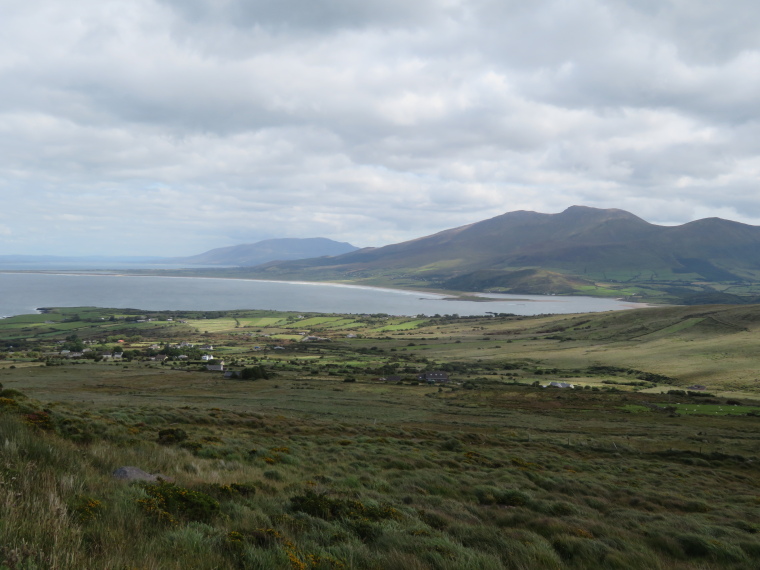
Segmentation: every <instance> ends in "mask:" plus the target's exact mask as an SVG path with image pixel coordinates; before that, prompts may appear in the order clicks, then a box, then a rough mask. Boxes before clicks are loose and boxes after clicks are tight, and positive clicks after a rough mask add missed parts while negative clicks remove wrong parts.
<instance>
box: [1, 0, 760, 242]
mask: <svg viewBox="0 0 760 570" xmlns="http://www.w3.org/2000/svg"><path fill="white" fill-rule="evenodd" d="M737 4H738V5H734V4H732V5H730V6H729V5H724V4H720V3H715V2H711V1H708V0H688V1H686V0H664V1H657V2H655V1H648V0H640V1H637V2H629V1H624V0H579V1H577V2H565V1H563V0H537V1H536V2H517V1H516V0H472V1H468V2H463V1H461V0H420V1H418V2H407V1H403V2H402V1H401V0H384V1H382V2H381V1H379V0H365V1H364V2H354V1H352V0H326V1H325V2H319V3H314V2H308V1H307V0H284V1H281V2H272V1H269V0H255V1H248V2H243V1H242V0H228V1H225V2H215V1H211V0H192V1H183V2H178V1H173V0H130V1H129V2H127V1H126V0H100V1H97V2H96V1H95V0H72V2H68V3H66V4H65V5H64V4H61V3H59V2H53V1H52V0H40V1H38V2H35V3H33V5H32V4H29V3H23V2H20V1H10V2H6V3H5V4H4V7H3V8H4V13H3V19H2V21H0V82H2V85H3V90H2V93H0V194H1V195H2V198H3V203H4V206H5V208H4V210H5V211H6V212H8V211H13V212H14V215H13V216H7V215H5V216H1V217H0V220H1V221H2V224H3V225H2V226H0V236H4V238H3V239H0V246H2V247H3V248H4V249H5V250H7V251H9V250H10V249H13V250H14V251H13V252H18V253H62V252H63V251H64V250H65V252H66V253H72V252H78V253H82V254H97V253H104V252H107V253H125V254H142V253H154V254H157V255H161V254H166V255H173V254H191V253H196V252H198V251H203V250H205V249H209V248H211V247H217V246H222V245H230V244H234V243H241V242H246V241H248V242H250V241H256V240H258V239H264V238H268V237H282V236H296V237H312V236H317V235H324V236H327V237H331V238H334V239H339V240H342V241H351V242H352V243H355V244H356V245H362V246H363V245H382V244H384V243H389V242H393V241H400V240H403V239H409V238H413V237H418V236H420V235H424V234H427V233H432V232H434V231H439V230H441V229H444V228H447V227H452V226H456V225H460V224H465V223H470V222H474V221H477V220H479V219H484V218H487V217H490V216H493V215H497V214H499V213H502V212H504V211H509V210H515V209H533V210H539V211H545V212H556V211H560V210H562V209H564V208H565V207H567V206H570V205H572V204H574V203H582V204H586V205H591V206H599V207H620V208H624V209H629V210H630V211H632V212H634V213H636V214H638V215H641V216H642V217H644V218H645V219H649V220H650V221H654V222H660V223H682V222H685V221H688V220H691V219H694V218H695V217H698V216H706V215H723V216H726V217H732V218H733V219H737V220H741V221H745V222H749V223H760V201H758V200H757V198H756V197H755V196H756V186H757V181H758V174H760V164H759V163H758V155H759V154H760V153H759V152H758V151H759V150H760V149H759V148H758V147H760V136H758V135H760V132H758V131H759V130H760V129H759V128H758V124H759V123H758V120H757V118H756V106H757V105H756V101H757V100H759V99H760V73H758V72H757V70H758V69H760V39H758V36H757V34H756V30H757V27H758V25H760V7H756V6H755V5H754V4H753V3H751V2H749V1H748V0H737ZM711 212H712V214H711Z"/></svg>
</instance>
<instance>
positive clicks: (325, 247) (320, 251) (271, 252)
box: [170, 238, 359, 267]
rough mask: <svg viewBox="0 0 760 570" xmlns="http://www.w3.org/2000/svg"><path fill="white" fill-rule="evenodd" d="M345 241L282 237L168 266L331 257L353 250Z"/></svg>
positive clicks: (241, 264) (180, 259) (246, 264)
mask: <svg viewBox="0 0 760 570" xmlns="http://www.w3.org/2000/svg"><path fill="white" fill-rule="evenodd" d="M357 249H359V248H357V247H355V246H353V245H351V244H350V243H346V242H338V241H333V240H331V239H327V238H303V239H299V238H281V239H267V240H264V241H259V242H256V243H249V244H242V245H233V246H230V247H220V248H216V249H212V250H209V251H207V252H205V253H201V254H199V255H193V256H190V257H177V258H173V259H171V260H170V262H171V263H177V264H188V265H233V266H238V267H249V266H252V265H260V264H262V263H267V262H270V261H275V260H283V261H284V260H293V259H306V258H313V257H317V258H319V257H323V256H333V255H340V254H343V253H349V252H351V251H356V250H357Z"/></svg>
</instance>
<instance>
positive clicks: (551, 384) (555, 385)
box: [544, 382, 575, 388]
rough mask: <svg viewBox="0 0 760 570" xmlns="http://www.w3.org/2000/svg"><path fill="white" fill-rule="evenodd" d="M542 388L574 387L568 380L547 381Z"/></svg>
mask: <svg viewBox="0 0 760 570" xmlns="http://www.w3.org/2000/svg"><path fill="white" fill-rule="evenodd" d="M544 388H575V386H573V385H572V384H570V383H569V382H549V384H547V385H546V386H544Z"/></svg>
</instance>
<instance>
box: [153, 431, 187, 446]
mask: <svg viewBox="0 0 760 570" xmlns="http://www.w3.org/2000/svg"><path fill="white" fill-rule="evenodd" d="M186 439H187V432H185V430H183V429H180V428H167V429H162V430H160V431H159V432H158V440H157V441H158V443H160V444H161V445H171V444H174V443H180V442H183V441H185V440H186Z"/></svg>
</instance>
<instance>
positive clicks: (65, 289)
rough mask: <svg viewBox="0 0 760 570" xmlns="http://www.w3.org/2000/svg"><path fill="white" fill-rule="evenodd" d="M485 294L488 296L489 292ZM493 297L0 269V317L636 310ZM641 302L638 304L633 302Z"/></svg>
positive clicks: (613, 304)
mask: <svg viewBox="0 0 760 570" xmlns="http://www.w3.org/2000/svg"><path fill="white" fill-rule="evenodd" d="M489 297H490V295H489ZM494 297H498V299H499V300H498V301H492V302H472V301H446V300H444V296H443V295H435V294H430V293H418V292H412V291H399V290H393V289H378V288H374V287H358V286H353V285H331V284H324V283H284V282H273V281H253V280H242V279H205V278H194V277H137V276H124V275H68V274H42V273H0V316H11V315H21V314H28V313H33V312H35V310H36V309H37V308H39V307H80V306H95V307H114V308H132V309H145V310H154V311H157V310H163V309H166V310H190V309H195V310H209V311H215V310H231V309H274V310H292V311H303V312H322V313H388V314H390V315H418V314H424V315H434V314H441V315H445V314H455V313H456V314H459V315H485V314H486V313H488V312H495V313H514V314H517V315H537V314H542V313H585V312H591V311H612V310H620V309H630V308H634V307H637V305H635V304H633V303H626V302H622V301H615V300H612V299H595V298H593V297H547V296H538V295H494ZM639 306H641V305H639Z"/></svg>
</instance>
